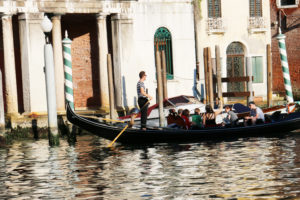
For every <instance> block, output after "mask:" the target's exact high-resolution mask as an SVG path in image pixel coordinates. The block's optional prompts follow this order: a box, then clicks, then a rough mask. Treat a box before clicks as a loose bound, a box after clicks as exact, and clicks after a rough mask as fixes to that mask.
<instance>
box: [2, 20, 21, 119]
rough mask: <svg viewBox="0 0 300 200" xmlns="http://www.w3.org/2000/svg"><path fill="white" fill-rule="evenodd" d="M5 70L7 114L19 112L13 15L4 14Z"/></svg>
mask: <svg viewBox="0 0 300 200" xmlns="http://www.w3.org/2000/svg"><path fill="white" fill-rule="evenodd" d="M2 32H3V51H4V69H5V70H4V71H5V75H4V76H5V91H6V93H5V98H6V105H7V114H8V115H15V114H18V100H17V95H18V94H17V81H16V68H15V53H14V38H13V28H12V16H11V15H2Z"/></svg>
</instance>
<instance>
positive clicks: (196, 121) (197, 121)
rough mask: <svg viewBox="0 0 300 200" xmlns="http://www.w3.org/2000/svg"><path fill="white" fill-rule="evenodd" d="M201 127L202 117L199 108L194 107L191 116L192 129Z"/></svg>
mask: <svg viewBox="0 0 300 200" xmlns="http://www.w3.org/2000/svg"><path fill="white" fill-rule="evenodd" d="M201 128H203V123H202V117H201V115H200V109H199V108H195V114H194V115H193V116H192V129H194V130H197V129H201Z"/></svg>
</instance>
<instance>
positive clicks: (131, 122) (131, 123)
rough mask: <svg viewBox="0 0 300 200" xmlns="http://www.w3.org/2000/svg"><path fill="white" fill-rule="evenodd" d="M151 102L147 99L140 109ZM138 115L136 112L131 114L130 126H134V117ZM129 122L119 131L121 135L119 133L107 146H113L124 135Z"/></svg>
mask: <svg viewBox="0 0 300 200" xmlns="http://www.w3.org/2000/svg"><path fill="white" fill-rule="evenodd" d="M149 102H150V100H149V101H147V102H146V103H145V104H144V105H143V107H142V108H141V109H140V111H141V110H142V109H143V108H144V107H145V106H146V105H147V104H148V103H149ZM136 117H137V114H135V115H133V116H131V121H130V126H132V125H133V122H134V119H135V118H136ZM128 126H129V125H128V124H127V125H126V126H125V127H124V129H123V130H122V131H121V132H120V133H119V135H117V137H116V138H115V139H114V140H113V141H112V142H111V143H110V144H109V145H108V146H107V147H111V146H112V145H113V144H114V143H115V142H116V140H117V139H118V138H119V137H120V136H121V135H122V133H123V132H124V131H125V130H126V129H127V128H128Z"/></svg>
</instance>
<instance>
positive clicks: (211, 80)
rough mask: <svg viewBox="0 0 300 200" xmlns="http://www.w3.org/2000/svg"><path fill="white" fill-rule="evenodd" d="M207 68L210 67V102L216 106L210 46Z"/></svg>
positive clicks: (212, 105)
mask: <svg viewBox="0 0 300 200" xmlns="http://www.w3.org/2000/svg"><path fill="white" fill-rule="evenodd" d="M207 68H208V94H209V95H208V97H209V104H210V105H211V107H212V108H213V107H214V94H213V92H214V91H213V74H212V61H211V51H210V47H208V48H207Z"/></svg>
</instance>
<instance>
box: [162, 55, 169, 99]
mask: <svg viewBox="0 0 300 200" xmlns="http://www.w3.org/2000/svg"><path fill="white" fill-rule="evenodd" d="M161 67H162V81H163V98H164V99H167V98H168V89H167V65H166V53H165V51H164V50H162V51H161Z"/></svg>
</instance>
